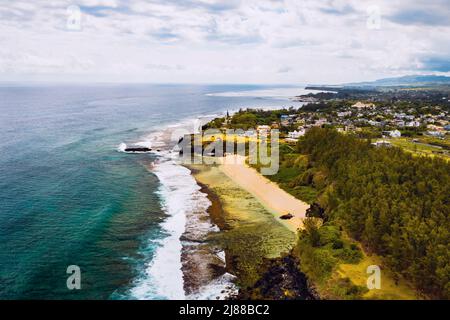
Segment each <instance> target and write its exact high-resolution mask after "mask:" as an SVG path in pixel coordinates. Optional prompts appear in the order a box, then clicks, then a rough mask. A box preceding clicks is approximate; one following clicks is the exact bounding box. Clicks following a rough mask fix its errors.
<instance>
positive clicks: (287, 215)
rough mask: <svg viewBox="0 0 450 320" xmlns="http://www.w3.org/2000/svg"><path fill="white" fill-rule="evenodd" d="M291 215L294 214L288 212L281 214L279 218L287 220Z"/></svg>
mask: <svg viewBox="0 0 450 320" xmlns="http://www.w3.org/2000/svg"><path fill="white" fill-rule="evenodd" d="M293 217H294V216H293V215H292V214H290V213H288V214H283V215H282V216H280V219H282V220H289V219H292V218H293Z"/></svg>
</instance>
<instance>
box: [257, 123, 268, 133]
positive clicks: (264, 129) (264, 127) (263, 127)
mask: <svg viewBox="0 0 450 320" xmlns="http://www.w3.org/2000/svg"><path fill="white" fill-rule="evenodd" d="M270 129H271V128H270V126H268V125H261V126H257V127H256V131H258V133H259V134H267V133H269V132H270Z"/></svg>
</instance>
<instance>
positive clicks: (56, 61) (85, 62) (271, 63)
mask: <svg viewBox="0 0 450 320" xmlns="http://www.w3.org/2000/svg"><path fill="white" fill-rule="evenodd" d="M407 74H440V75H450V0H376V1H375V0H374V1H365V0H346V1H343V0H226V1H220V0H184V1H182V0H165V1H163V0H148V1H145V0H128V1H126V0H78V1H66V0H34V1H28V0H27V1H21V0H15V1H10V0H0V81H8V82H9V81H19V82H20V81H46V82H48V81H50V82H82V83H85V82H130V83H131V82H149V83H254V84H259V83H261V84H263V83H266V84H338V83H346V82H355V81H366V80H375V79H379V78H385V77H393V76H402V75H407Z"/></svg>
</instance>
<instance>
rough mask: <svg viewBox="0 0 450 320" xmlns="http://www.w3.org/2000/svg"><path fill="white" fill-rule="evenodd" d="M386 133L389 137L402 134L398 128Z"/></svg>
mask: <svg viewBox="0 0 450 320" xmlns="http://www.w3.org/2000/svg"><path fill="white" fill-rule="evenodd" d="M388 134H389V136H390V137H391V138H400V137H401V136H402V133H401V132H400V131H398V130H392V131H388Z"/></svg>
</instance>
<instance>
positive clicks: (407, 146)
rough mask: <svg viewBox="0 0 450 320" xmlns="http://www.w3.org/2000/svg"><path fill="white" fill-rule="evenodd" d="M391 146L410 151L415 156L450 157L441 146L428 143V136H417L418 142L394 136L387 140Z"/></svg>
mask: <svg viewBox="0 0 450 320" xmlns="http://www.w3.org/2000/svg"><path fill="white" fill-rule="evenodd" d="M389 141H390V142H391V143H392V145H393V146H396V147H400V148H402V149H403V150H405V151H407V152H411V153H413V154H414V155H417V156H427V157H441V158H443V159H450V154H449V153H448V152H446V151H445V150H444V149H443V148H442V147H439V146H434V145H430V144H428V143H429V142H430V141H433V140H431V139H429V137H426V138H419V139H418V142H413V141H412V139H411V138H394V139H390V140H389Z"/></svg>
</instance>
